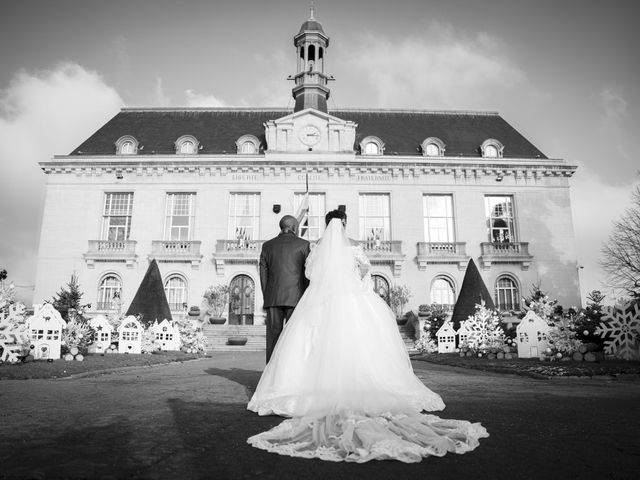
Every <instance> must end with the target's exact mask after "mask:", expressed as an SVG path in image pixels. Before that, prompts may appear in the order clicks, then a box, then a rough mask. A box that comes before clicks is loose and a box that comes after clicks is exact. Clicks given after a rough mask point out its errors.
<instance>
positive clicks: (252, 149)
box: [240, 141, 256, 154]
mask: <svg viewBox="0 0 640 480" xmlns="http://www.w3.org/2000/svg"><path fill="white" fill-rule="evenodd" d="M240 153H246V154H252V153H256V146H255V145H254V144H253V142H250V141H246V142H243V143H242V147H241V148H240Z"/></svg>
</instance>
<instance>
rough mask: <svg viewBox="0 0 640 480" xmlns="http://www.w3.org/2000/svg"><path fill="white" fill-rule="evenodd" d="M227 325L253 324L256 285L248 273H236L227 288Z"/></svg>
mask: <svg viewBox="0 0 640 480" xmlns="http://www.w3.org/2000/svg"><path fill="white" fill-rule="evenodd" d="M229 290H230V292H229V325H253V312H254V306H255V297H256V295H255V294H256V287H255V283H254V281H253V280H252V279H251V277H249V276H248V275H238V276H237V277H234V278H233V280H231V285H230V288H229Z"/></svg>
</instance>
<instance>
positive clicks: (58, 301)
mask: <svg viewBox="0 0 640 480" xmlns="http://www.w3.org/2000/svg"><path fill="white" fill-rule="evenodd" d="M82 295H84V293H82V292H81V291H80V284H79V283H78V276H77V275H76V274H75V273H74V274H73V275H71V280H70V281H69V283H67V288H64V287H62V288H61V289H60V291H59V292H58V293H57V294H56V296H55V297H53V302H52V303H53V308H55V309H56V310H58V311H59V312H60V315H62V318H64V319H65V321H69V314H70V311H72V312H74V315H75V317H76V318H77V319H79V320H81V321H82V320H84V317H83V315H82V314H83V312H84V308H85V307H86V306H87V305H82V304H81V303H80V300H81V299H82Z"/></svg>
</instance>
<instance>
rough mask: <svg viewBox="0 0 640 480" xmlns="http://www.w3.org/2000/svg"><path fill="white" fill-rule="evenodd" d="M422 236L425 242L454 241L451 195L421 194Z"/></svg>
mask: <svg viewBox="0 0 640 480" xmlns="http://www.w3.org/2000/svg"><path fill="white" fill-rule="evenodd" d="M422 204H423V212H424V236H425V239H426V240H427V242H454V241H455V236H454V232H453V197H452V196H451V195H423V197H422Z"/></svg>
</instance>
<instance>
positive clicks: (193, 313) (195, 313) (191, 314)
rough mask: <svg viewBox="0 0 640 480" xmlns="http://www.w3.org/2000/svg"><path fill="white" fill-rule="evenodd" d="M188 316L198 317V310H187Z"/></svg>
mask: <svg viewBox="0 0 640 480" xmlns="http://www.w3.org/2000/svg"><path fill="white" fill-rule="evenodd" d="M188 315H189V316H190V317H198V316H200V309H199V308H193V307H191V309H189V313H188Z"/></svg>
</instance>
